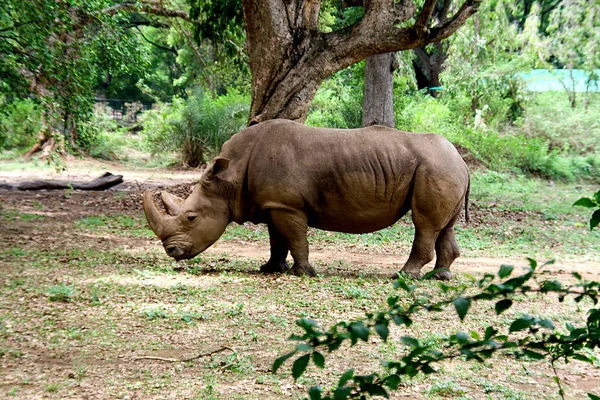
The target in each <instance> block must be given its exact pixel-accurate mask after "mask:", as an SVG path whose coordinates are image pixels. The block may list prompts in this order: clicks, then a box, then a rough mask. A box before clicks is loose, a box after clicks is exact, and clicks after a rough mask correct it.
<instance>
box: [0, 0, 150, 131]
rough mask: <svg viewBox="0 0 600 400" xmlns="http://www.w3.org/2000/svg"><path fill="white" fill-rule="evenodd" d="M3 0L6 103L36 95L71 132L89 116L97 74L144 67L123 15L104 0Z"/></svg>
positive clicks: (54, 121)
mask: <svg viewBox="0 0 600 400" xmlns="http://www.w3.org/2000/svg"><path fill="white" fill-rule="evenodd" d="M5 3H6V4H4V6H3V7H2V8H0V30H1V31H2V32H3V34H2V37H3V40H2V41H0V53H1V54H3V57H1V58H0V71H1V73H2V77H3V80H2V84H0V92H1V93H4V94H6V96H7V99H9V103H12V102H14V101H18V100H19V99H24V98H27V97H28V96H32V97H34V98H36V100H37V101H38V104H39V105H40V107H41V109H42V110H43V111H44V112H45V113H46V116H47V120H46V123H47V124H49V125H51V126H53V128H54V129H56V130H60V131H61V132H69V131H76V129H75V127H76V125H77V122H81V121H85V120H87V119H88V118H89V117H90V115H91V107H92V104H93V98H94V92H95V88H96V85H97V82H98V81H99V80H101V77H105V76H106V75H107V74H110V75H111V76H119V75H122V74H131V73H133V72H135V71H139V70H142V69H143V68H144V62H143V59H142V58H141V57H140V55H141V52H140V51H138V47H139V46H138V42H137V38H136V37H135V36H134V35H132V34H131V32H129V31H128V30H127V29H126V28H125V25H126V24H125V22H126V20H127V18H126V16H125V15H123V14H121V13H112V12H111V13H109V12H105V10H106V7H108V6H109V5H110V4H107V3H106V2H105V1H78V2H75V3H66V2H58V3H57V2H44V1H34V2H25V3H23V2H20V1H15V0H9V1H8V2H5ZM61 128H62V129H61Z"/></svg>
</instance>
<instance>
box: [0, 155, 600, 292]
mask: <svg viewBox="0 0 600 400" xmlns="http://www.w3.org/2000/svg"><path fill="white" fill-rule="evenodd" d="M105 171H109V172H111V173H113V174H115V175H123V177H124V178H123V179H124V182H123V183H122V184H120V185H118V186H115V187H114V188H112V189H110V190H107V191H101V192H96V191H94V192H85V191H75V192H73V193H72V195H71V196H69V197H68V198H65V195H64V191H38V192H35V191H7V190H0V201H1V202H2V203H0V204H4V205H5V206H8V207H17V208H19V209H21V210H23V211H25V212H27V211H30V212H33V213H35V212H39V210H37V211H36V208H35V207H34V206H33V205H32V204H34V203H35V202H39V203H43V205H44V210H45V211H44V215H46V216H49V217H51V218H56V219H62V220H63V221H72V220H77V219H80V218H83V217H85V216H88V215H93V214H94V212H96V213H98V214H108V213H112V214H126V215H135V216H137V215H138V214H139V212H140V210H141V194H142V193H143V191H144V190H145V189H153V190H157V189H160V188H164V189H166V190H168V191H169V192H171V193H173V194H177V195H180V196H182V197H185V196H186V195H187V194H188V193H189V189H190V187H191V186H192V184H193V183H194V182H195V180H196V179H198V177H199V176H200V173H201V171H200V170H198V169H195V170H194V169H182V170H177V169H154V170H149V169H132V168H127V167H124V166H123V165H122V164H119V163H110V162H99V161H95V160H84V161H78V162H76V163H74V164H73V165H71V166H70V167H69V168H68V169H67V170H66V171H64V172H60V173H57V172H56V171H55V170H53V169H44V170H39V169H35V170H17V171H3V170H2V165H1V164H0V183H10V184H16V183H18V182H21V181H25V180H37V179H60V180H74V181H87V180H92V179H94V178H97V177H98V176H100V175H101V174H102V173H103V172H105ZM116 193H118V194H119V195H118V196H116V195H115V194H116ZM521 214H522V213H518V212H517V213H515V215H510V214H508V213H507V214H506V215H504V217H505V218H513V219H516V220H521V219H522V218H523V215H521ZM479 221H480V218H479V217H478V214H477V208H473V205H471V224H475V225H477V224H478V223H480V222H479ZM38 229H41V227H39V228H38ZM36 233H37V231H36ZM41 233H42V235H40V237H45V236H46V235H45V234H44V232H41ZM6 240H10V238H7V239H6ZM32 240H35V238H34V237H32ZM83 240H85V239H83ZM128 240H129V239H128ZM78 241H79V240H77V242H78ZM142 241H144V242H147V240H146V239H143V240H142ZM159 243H160V242H158V241H156V244H159ZM89 245H90V246H91V245H97V244H96V243H90V244H89ZM408 245H410V243H407V246H408ZM206 252H207V254H211V253H212V254H220V253H223V252H227V253H232V254H238V255H240V256H243V257H247V258H253V259H262V258H264V257H266V255H267V254H268V243H266V242H265V243H262V244H260V245H258V244H255V243H248V242H244V241H236V240H229V241H225V240H220V241H218V242H217V243H216V244H215V245H213V246H212V247H211V248H209V249H208V250H207V251H206ZM341 258H343V259H344V260H346V261H348V262H349V263H350V264H357V265H364V264H367V263H371V264H374V265H379V266H381V267H382V268H383V269H384V270H388V269H389V271H395V269H394V268H395V267H397V266H398V265H402V263H403V262H404V261H406V260H405V258H406V257H404V258H402V256H400V257H399V256H398V255H396V254H372V252H351V253H346V252H344V254H343V255H342V254H340V252H339V251H335V250H333V251H332V250H315V249H311V259H315V260H322V261H324V262H329V261H335V260H340V259H341ZM501 264H513V265H520V264H523V258H522V257H515V258H510V257H506V258H489V257H468V256H467V257H465V256H463V257H461V258H459V259H457V260H456V261H455V263H454V264H453V266H454V268H456V269H457V270H460V271H464V272H469V273H484V272H490V273H494V272H496V271H497V270H498V266H499V265H501ZM546 268H547V270H548V271H552V272H553V273H558V274H565V275H570V274H571V273H572V272H574V271H576V272H579V273H580V274H582V275H583V276H585V277H587V278H588V279H595V280H597V279H599V277H600V263H599V262H595V261H588V260H572V259H569V260H568V261H562V260H560V259H559V260H557V261H556V262H555V263H554V264H553V265H550V266H548V267H546Z"/></svg>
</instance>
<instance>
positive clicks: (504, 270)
mask: <svg viewBox="0 0 600 400" xmlns="http://www.w3.org/2000/svg"><path fill="white" fill-rule="evenodd" d="M514 269H515V267H514V266H512V265H506V264H503V265H501V266H500V270H498V277H500V279H504V278H506V277H507V276H509V275H510V274H512V272H513V270H514Z"/></svg>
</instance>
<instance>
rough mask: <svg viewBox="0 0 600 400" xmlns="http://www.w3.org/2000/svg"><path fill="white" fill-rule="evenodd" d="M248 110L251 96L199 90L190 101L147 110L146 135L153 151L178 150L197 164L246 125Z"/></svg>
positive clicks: (183, 160) (184, 160)
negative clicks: (211, 93) (221, 94)
mask: <svg viewBox="0 0 600 400" xmlns="http://www.w3.org/2000/svg"><path fill="white" fill-rule="evenodd" d="M248 109H249V101H248V99H247V98H246V97H245V96H243V95H241V94H239V93H237V92H233V91H232V92H230V93H228V94H226V95H224V96H217V97H214V98H213V97H211V96H210V94H209V93H207V92H204V91H203V90H201V89H198V90H196V91H195V92H194V95H193V96H191V97H189V98H188V99H186V100H182V99H174V100H173V103H172V104H170V105H163V106H162V107H160V108H159V109H158V110H152V111H149V112H146V113H145V116H144V117H143V125H144V131H143V134H144V135H145V138H146V141H147V143H148V147H149V150H150V151H152V153H164V152H178V153H179V155H180V162H181V163H182V164H184V165H187V166H190V167H197V166H199V165H201V164H202V163H203V162H204V161H206V159H208V158H211V157H213V156H215V155H217V154H218V153H219V152H220V151H221V146H222V145H223V143H225V142H226V141H227V140H228V139H229V138H230V137H231V136H232V135H233V134H234V133H236V132H238V131H240V130H241V129H243V128H244V127H245V125H246V121H247V117H248Z"/></svg>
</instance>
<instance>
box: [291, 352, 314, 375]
mask: <svg viewBox="0 0 600 400" xmlns="http://www.w3.org/2000/svg"><path fill="white" fill-rule="evenodd" d="M309 360H310V354H305V355H303V356H302V357H300V358H298V359H297V360H296V361H294V365H292V376H293V377H294V379H298V378H300V376H301V375H302V374H303V373H304V370H306V366H307V365H308V361H309Z"/></svg>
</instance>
